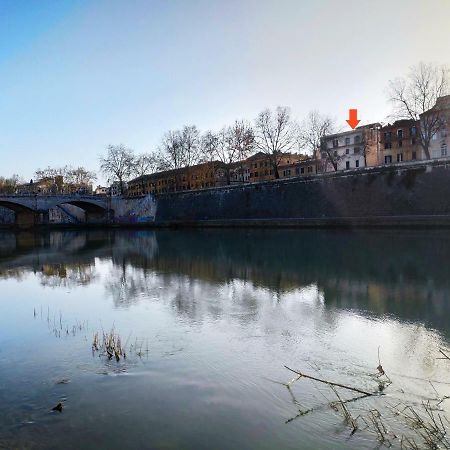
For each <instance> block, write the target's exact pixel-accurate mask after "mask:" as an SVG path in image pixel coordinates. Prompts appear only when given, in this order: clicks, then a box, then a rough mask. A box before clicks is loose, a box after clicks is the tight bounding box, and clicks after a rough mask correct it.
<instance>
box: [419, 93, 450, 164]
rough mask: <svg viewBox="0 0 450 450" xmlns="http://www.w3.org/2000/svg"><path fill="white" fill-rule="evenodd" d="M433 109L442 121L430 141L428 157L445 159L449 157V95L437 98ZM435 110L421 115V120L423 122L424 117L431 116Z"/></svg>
mask: <svg viewBox="0 0 450 450" xmlns="http://www.w3.org/2000/svg"><path fill="white" fill-rule="evenodd" d="M435 108H436V109H437V111H438V114H439V118H440V119H442V128H441V129H440V130H439V131H438V132H437V133H436V134H434V135H433V137H432V139H431V142H430V156H431V158H446V157H447V156H450V95H446V96H444V97H439V98H438V99H437V102H436V106H435ZM435 108H432V109H431V110H430V111H429V112H426V113H424V114H422V115H421V120H424V115H426V114H428V113H430V114H433V110H435Z"/></svg>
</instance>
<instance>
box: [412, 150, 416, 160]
mask: <svg viewBox="0 0 450 450" xmlns="http://www.w3.org/2000/svg"><path fill="white" fill-rule="evenodd" d="M411 159H412V160H413V161H415V160H416V159H417V154H416V152H412V156H411Z"/></svg>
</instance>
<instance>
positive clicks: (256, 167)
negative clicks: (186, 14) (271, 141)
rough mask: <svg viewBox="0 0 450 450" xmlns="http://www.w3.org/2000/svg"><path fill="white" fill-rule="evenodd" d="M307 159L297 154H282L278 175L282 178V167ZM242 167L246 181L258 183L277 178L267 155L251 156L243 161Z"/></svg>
mask: <svg viewBox="0 0 450 450" xmlns="http://www.w3.org/2000/svg"><path fill="white" fill-rule="evenodd" d="M305 158H306V156H305V155H301V154H297V153H281V154H280V156H278V157H277V161H278V166H277V169H278V175H279V176H280V177H281V174H280V167H283V166H288V165H290V164H293V163H295V162H298V161H301V160H303V159H305ZM242 166H243V170H244V181H248V182H250V183H258V182H261V181H270V180H274V179H275V178H276V177H275V174H274V168H273V165H272V162H271V159H270V156H269V155H268V154H267V153H263V152H258V153H255V154H254V155H253V156H250V157H249V158H247V159H246V160H245V161H243V162H242Z"/></svg>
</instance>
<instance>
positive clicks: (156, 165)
mask: <svg viewBox="0 0 450 450" xmlns="http://www.w3.org/2000/svg"><path fill="white" fill-rule="evenodd" d="M160 166H161V162H160V160H159V158H158V155H156V154H155V153H142V154H141V155H138V156H137V157H136V158H135V160H134V166H133V173H134V175H135V176H136V177H141V186H142V192H145V181H144V175H148V174H152V173H155V172H157V171H158V170H160Z"/></svg>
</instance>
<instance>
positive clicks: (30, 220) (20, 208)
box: [0, 198, 42, 227]
mask: <svg viewBox="0 0 450 450" xmlns="http://www.w3.org/2000/svg"><path fill="white" fill-rule="evenodd" d="M0 207H2V208H6V209H9V210H10V211H13V212H14V223H15V224H16V225H19V226H25V227H28V226H33V225H35V224H37V223H39V221H40V220H42V218H41V214H40V213H39V212H37V211H36V210H34V209H33V208H31V207H29V206H25V205H23V204H22V203H18V202H15V201H13V200H7V199H1V198H0Z"/></svg>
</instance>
